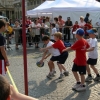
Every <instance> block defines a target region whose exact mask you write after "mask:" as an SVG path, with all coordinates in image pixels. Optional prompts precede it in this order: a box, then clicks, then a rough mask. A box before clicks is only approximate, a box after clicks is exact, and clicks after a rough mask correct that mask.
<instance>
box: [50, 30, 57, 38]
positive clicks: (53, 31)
mask: <svg viewBox="0 0 100 100" xmlns="http://www.w3.org/2000/svg"><path fill="white" fill-rule="evenodd" d="M56 32H57V29H56V28H53V29H52V33H51V39H52V40H54V36H53V34H55V33H56Z"/></svg>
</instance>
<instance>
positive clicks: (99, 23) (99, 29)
mask: <svg viewBox="0 0 100 100" xmlns="http://www.w3.org/2000/svg"><path fill="white" fill-rule="evenodd" d="M96 25H97V26H98V35H99V37H100V18H99V20H98V22H97V23H96Z"/></svg>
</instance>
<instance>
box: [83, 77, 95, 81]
mask: <svg viewBox="0 0 100 100" xmlns="http://www.w3.org/2000/svg"><path fill="white" fill-rule="evenodd" d="M92 79H93V78H92V77H90V76H88V77H87V78H86V79H85V82H89V81H91V80H92Z"/></svg>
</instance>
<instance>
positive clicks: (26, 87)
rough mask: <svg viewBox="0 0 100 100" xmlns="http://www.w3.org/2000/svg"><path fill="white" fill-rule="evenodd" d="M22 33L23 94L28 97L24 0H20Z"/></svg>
mask: <svg viewBox="0 0 100 100" xmlns="http://www.w3.org/2000/svg"><path fill="white" fill-rule="evenodd" d="M22 20H23V22H22V23H23V24H22V32H23V60H24V81H25V94H26V95H28V75H27V51H26V25H25V0H22Z"/></svg>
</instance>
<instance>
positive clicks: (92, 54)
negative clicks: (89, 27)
mask: <svg viewBox="0 0 100 100" xmlns="http://www.w3.org/2000/svg"><path fill="white" fill-rule="evenodd" d="M87 41H88V43H89V45H90V48H94V50H93V51H90V52H88V57H89V58H92V59H97V58H98V50H97V49H98V41H97V39H96V38H94V39H92V38H90V39H88V40H87Z"/></svg>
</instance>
